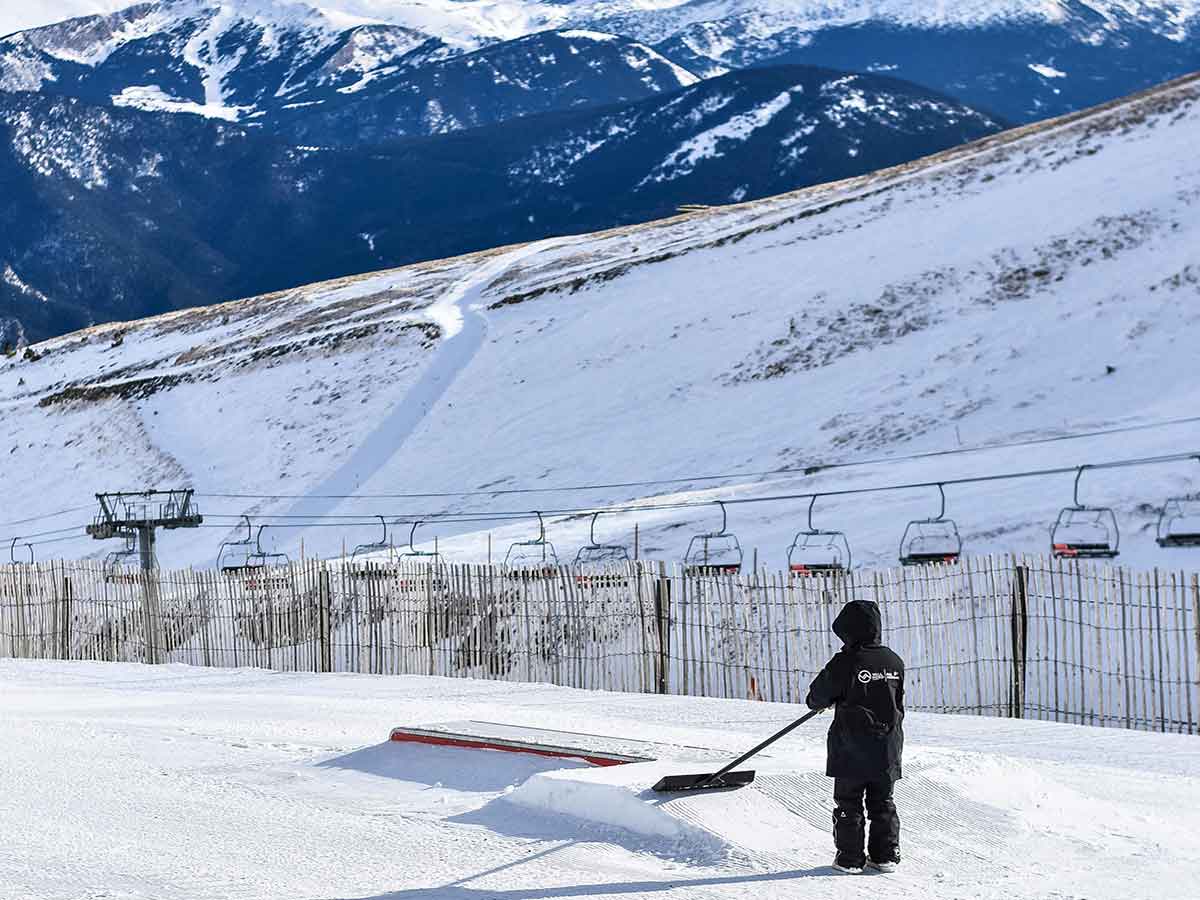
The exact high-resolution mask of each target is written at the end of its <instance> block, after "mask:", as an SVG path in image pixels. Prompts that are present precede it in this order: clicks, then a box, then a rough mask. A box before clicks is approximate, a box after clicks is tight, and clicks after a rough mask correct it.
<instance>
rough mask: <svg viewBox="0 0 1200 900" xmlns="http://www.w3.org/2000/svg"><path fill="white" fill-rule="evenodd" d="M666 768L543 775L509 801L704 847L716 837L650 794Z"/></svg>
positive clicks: (650, 766) (634, 767)
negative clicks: (673, 812)
mask: <svg viewBox="0 0 1200 900" xmlns="http://www.w3.org/2000/svg"><path fill="white" fill-rule="evenodd" d="M662 768H663V767H662V766H661V765H654V764H647V763H639V764H634V765H629V766H614V767H611V768H607V769H586V770H573V771H563V772H542V773H539V774H537V775H534V776H533V777H532V778H530V779H529V780H528V781H526V782H525V783H524V784H523V785H521V786H520V787H519V788H517V789H516V790H515V791H513V792H512V793H511V794H508V795H506V797H505V798H504V800H505V802H508V803H515V804H517V805H518V806H523V807H526V808H529V809H533V810H537V811H539V812H544V813H545V812H550V813H557V814H559V815H566V816H572V817H574V818H576V819H580V820H583V821H586V822H594V823H598V824H600V825H605V826H610V827H613V828H620V829H624V830H625V831H629V832H632V833H634V834H640V835H645V836H646V837H652V838H665V839H668V840H670V841H674V842H678V843H680V844H686V843H694V844H704V843H706V842H709V838H710V836H709V835H708V834H707V833H706V832H704V831H702V830H701V829H699V828H697V827H696V826H694V825H691V824H689V823H686V822H684V821H681V820H680V819H677V818H675V817H674V816H672V815H669V814H668V813H667V812H666V811H665V810H664V808H663V806H662V805H661V803H660V802H658V801H659V800H660V799H661V798H658V797H656V796H655V795H654V794H653V792H652V791H651V790H650V786H651V785H652V784H654V782H655V781H657V779H658V778H659V777H661V776H660V775H659V773H660V772H661V771H662Z"/></svg>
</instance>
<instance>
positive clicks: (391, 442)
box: [287, 238, 579, 550]
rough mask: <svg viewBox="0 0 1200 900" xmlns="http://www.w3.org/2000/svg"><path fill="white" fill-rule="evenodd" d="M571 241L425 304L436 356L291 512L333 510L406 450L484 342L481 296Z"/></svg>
mask: <svg viewBox="0 0 1200 900" xmlns="http://www.w3.org/2000/svg"><path fill="white" fill-rule="evenodd" d="M572 240H575V241H578V240H579V238H552V239H550V240H545V241H538V242H536V243H532V244H526V245H523V246H521V247H518V248H516V249H515V250H512V251H511V252H509V253H505V254H503V255H502V256H499V257H497V258H496V259H494V260H492V261H490V262H488V263H485V264H484V265H482V266H481V267H479V268H478V269H476V270H474V271H473V272H472V273H471V274H470V275H469V276H467V277H466V278H463V279H462V280H460V281H459V282H458V283H456V284H454V285H453V286H451V287H450V289H449V290H448V291H447V292H446V293H445V294H444V295H443V296H442V297H441V298H439V299H438V300H437V301H436V302H435V303H434V304H432V305H431V306H430V307H429V308H428V309H426V310H425V316H426V317H427V318H429V319H431V320H432V321H433V322H435V323H436V324H437V325H438V326H439V327H440V328H441V329H442V340H441V342H440V344H439V346H438V348H437V350H436V351H435V355H434V358H433V360H432V361H431V362H430V363H429V365H428V366H427V367H426V369H425V371H424V372H423V373H422V374H421V377H420V378H419V379H418V380H417V381H416V383H415V384H413V385H412V387H410V388H409V389H408V391H407V392H406V393H405V395H404V397H403V399H402V400H401V401H400V402H399V403H398V404H396V406H395V407H393V409H392V411H391V412H390V413H388V415H387V417H386V418H384V419H383V420H382V421H381V422H380V423H379V424H378V425H377V426H376V428H375V429H374V430H373V431H372V432H371V433H370V434H369V435H367V437H366V438H365V439H364V440H363V441H362V443H360V444H359V445H358V446H357V447H356V448H355V449H354V451H353V452H352V453H351V454H350V456H349V458H348V459H347V460H346V461H345V462H343V463H342V464H341V465H340V466H338V468H337V469H336V470H334V472H333V473H332V474H330V475H329V476H328V477H326V479H325V480H324V481H323V482H321V483H320V484H318V485H316V486H314V487H313V488H312V489H311V492H310V494H311V495H310V496H309V497H308V498H306V499H304V500H300V501H298V502H297V503H295V504H294V505H293V506H292V507H291V508H290V509H289V510H288V511H287V515H289V516H297V517H304V518H317V517H320V516H325V515H329V514H330V513H332V512H333V511H334V510H335V509H337V507H338V506H339V505H340V504H341V503H342V500H341V499H339V498H341V497H346V496H350V495H353V494H355V493H356V492H357V491H358V490H360V489H361V488H362V487H363V486H364V485H366V484H367V483H368V482H369V481H370V480H371V478H372V477H374V476H375V475H376V474H377V473H378V472H380V471H381V470H382V469H383V468H384V467H385V466H387V464H388V462H389V461H391V460H392V459H393V458H394V457H395V456H396V455H397V454H399V453H400V452H402V451H403V449H404V445H405V442H406V441H408V439H409V438H410V437H411V436H412V435H413V434H415V433H416V432H417V430H418V429H419V428H420V427H421V425H422V423H423V422H424V421H425V420H426V419H427V418H428V416H429V415H430V413H432V412H433V410H434V409H435V408H436V407H437V405H438V404H439V403H440V402H441V401H442V398H443V397H444V396H445V395H446V392H447V391H449V390H450V388H451V386H452V385H453V384H454V382H455V381H457V380H458V377H459V376H460V375H461V374H462V373H463V371H464V370H466V368H467V367H468V366H469V365H470V364H471V361H472V360H473V359H474V358H475V356H476V355H477V354H478V353H479V350H480V348H481V347H483V344H484V341H485V340H486V339H487V333H488V323H487V316H486V315H485V314H484V307H485V304H484V303H483V302H482V298H483V295H484V293H485V292H486V291H487V289H488V288H489V287H490V286H491V285H492V284H493V282H495V281H496V280H497V279H498V278H500V277H501V276H502V275H504V273H505V272H507V271H508V270H509V269H511V268H512V267H513V266H515V265H516V264H518V263H519V262H521V261H522V260H524V259H526V258H528V257H530V256H534V255H536V254H539V253H542V252H543V251H545V250H549V249H552V248H557V247H559V246H562V245H564V244H569V243H571V242H572ZM357 512H360V510H356V513H357ZM301 537H304V538H305V539H306V540H307V541H308V542H309V544H310V545H312V544H314V543H315V544H316V546H317V547H320V546H321V545H322V539H321V537H320V536H316V537H315V539H314V535H312V534H309V533H307V532H305V533H304V534H301V533H299V532H298V533H296V534H295V535H294V536H293V537H291V538H289V540H288V543H290V544H297V543H298V542H299V540H300V539H301ZM325 549H326V550H329V549H330V548H328V547H326V548H325ZM334 549H336V548H334Z"/></svg>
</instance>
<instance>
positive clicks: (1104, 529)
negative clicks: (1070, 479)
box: [1050, 466, 1121, 559]
mask: <svg viewBox="0 0 1200 900" xmlns="http://www.w3.org/2000/svg"><path fill="white" fill-rule="evenodd" d="M1090 468H1092V467H1091V466H1080V467H1079V471H1077V472H1076V473H1075V502H1074V505H1072V506H1068V507H1065V508H1064V509H1063V510H1062V511H1061V512H1060V513H1059V514H1058V519H1057V520H1055V522H1054V526H1053V527H1052V528H1051V529H1050V550H1051V552H1052V553H1053V555H1054V557H1055V559H1113V558H1114V557H1116V556H1117V555H1118V554H1119V553H1120V545H1121V531H1120V528H1118V526H1117V514H1116V513H1115V512H1114V511H1113V510H1112V509H1110V508H1109V507H1107V506H1085V505H1084V504H1083V503H1081V502H1080V501H1079V480H1080V479H1081V478H1082V477H1083V472H1084V470H1085V469H1090Z"/></svg>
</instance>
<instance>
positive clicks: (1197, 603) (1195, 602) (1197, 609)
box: [1188, 575, 1200, 695]
mask: <svg viewBox="0 0 1200 900" xmlns="http://www.w3.org/2000/svg"><path fill="white" fill-rule="evenodd" d="M1192 624H1194V625H1195V626H1196V687H1197V694H1198V695H1200V575H1193V576H1192ZM1188 690H1191V685H1188Z"/></svg>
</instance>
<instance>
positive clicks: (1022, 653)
mask: <svg viewBox="0 0 1200 900" xmlns="http://www.w3.org/2000/svg"><path fill="white" fill-rule="evenodd" d="M1015 574H1016V578H1014V579H1013V598H1012V599H1013V604H1012V660H1013V662H1012V665H1013V667H1012V684H1011V685H1010V693H1009V700H1008V715H1009V718H1012V719H1022V718H1024V717H1025V667H1026V662H1027V657H1026V650H1027V648H1028V643H1029V569H1028V567H1026V566H1023V565H1018V566H1017V567H1016V570H1015Z"/></svg>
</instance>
